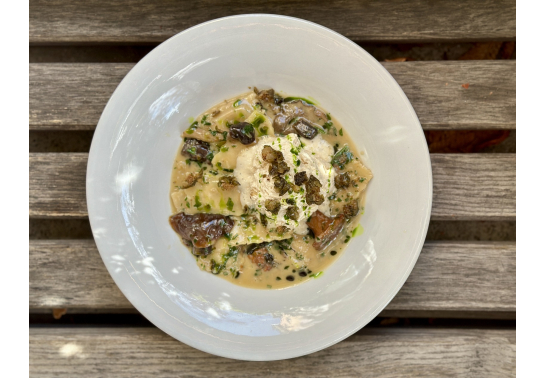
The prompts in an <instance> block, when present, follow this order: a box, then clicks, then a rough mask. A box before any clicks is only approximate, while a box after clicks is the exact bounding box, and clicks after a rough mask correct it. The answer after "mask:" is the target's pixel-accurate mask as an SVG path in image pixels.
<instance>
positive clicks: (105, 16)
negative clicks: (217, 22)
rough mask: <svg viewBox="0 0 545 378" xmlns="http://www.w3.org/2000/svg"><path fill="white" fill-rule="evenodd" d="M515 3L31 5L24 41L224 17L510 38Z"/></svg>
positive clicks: (144, 32) (140, 36)
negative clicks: (271, 17) (288, 18)
mask: <svg viewBox="0 0 545 378" xmlns="http://www.w3.org/2000/svg"><path fill="white" fill-rule="evenodd" d="M515 9H516V8H515V1H514V0H481V1H473V0H458V1H451V0H437V1H432V2H430V1H426V0H410V1H407V0H388V1H372V0H365V1H357V0H346V1H342V2H329V1H324V0H317V1H313V2H308V1H301V0H293V1H290V2H285V1H280V0H274V1H268V2H256V3H249V2H245V1H240V0H234V1H221V0H205V1H198V2H191V1H188V0H185V1H169V0H156V1H144V0H124V1H117V2H112V1H108V0H75V1H74V0H31V1H30V14H29V15H30V18H29V19H30V28H29V31H30V42H31V43H38V42H41V43H49V42H137V43H142V42H162V41H164V40H165V39H167V38H169V37H171V36H173V35H174V34H176V33H179V32H181V31H183V30H184V29H187V28H189V27H191V26H194V25H197V24H199V23H202V22H205V21H208V20H212V19H215V18H219V17H225V16H229V15H236V14H245V13H272V14H282V15H286V16H293V17H299V18H304V19H307V20H309V21H313V22H316V23H318V24H321V25H324V26H326V27H328V28H331V29H333V30H335V31H337V32H339V33H341V34H344V35H345V36H347V37H348V38H351V39H353V40H357V41H389V42H421V41H445V40H447V41H468V40H473V41H484V40H513V39H514V38H515V36H516V18H515V17H516V16H515Z"/></svg>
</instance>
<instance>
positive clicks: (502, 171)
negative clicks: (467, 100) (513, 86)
mask: <svg viewBox="0 0 545 378" xmlns="http://www.w3.org/2000/svg"><path fill="white" fill-rule="evenodd" d="M87 156H88V155H87V154H83V153H64V154H55V153H43V154H41V153H31V154H30V173H29V177H30V193H29V202H30V216H31V217H35V218H45V217H57V218H58V217H61V218H62V217H75V218H82V217H86V216H87V205H86V200H85V170H86V167H87ZM431 162H432V171H433V207H432V219H434V220H503V221H505V220H515V216H516V177H515V176H516V163H515V154H431Z"/></svg>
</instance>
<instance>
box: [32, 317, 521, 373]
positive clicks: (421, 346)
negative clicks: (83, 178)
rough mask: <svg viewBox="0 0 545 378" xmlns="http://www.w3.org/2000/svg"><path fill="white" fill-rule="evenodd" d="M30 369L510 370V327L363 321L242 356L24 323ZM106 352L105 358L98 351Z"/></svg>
mask: <svg viewBox="0 0 545 378" xmlns="http://www.w3.org/2000/svg"><path fill="white" fill-rule="evenodd" d="M29 338H30V376H31V377H55V378H57V377H64V376H69V377H73V376H74V373H75V372H77V376H78V377H104V376H115V377H136V376H138V377H141V376H149V377H151V376H152V377H155V378H162V377H237V378H239V377H261V376H267V377H333V376H335V377H389V378H395V377H409V376H410V377H468V378H469V377H475V378H476V377H479V378H481V377H495V378H501V377H513V376H514V375H515V365H516V362H515V360H516V337H515V331H514V330H474V329H469V330H466V329H399V328H397V329H396V328H384V329H379V328H366V329H364V330H363V331H362V332H361V334H358V335H354V336H351V337H349V338H348V339H347V340H345V341H342V342H340V343H338V344H336V345H333V346H331V347H329V348H326V349H324V350H322V351H319V352H316V353H313V354H310V355H308V356H304V357H299V358H295V359H290V360H282V361H269V362H247V361H238V360H231V359H226V358H222V357H217V356H213V355H211V354H207V353H204V352H201V351H199V350H197V349H193V348H191V347H189V346H187V345H185V344H183V343H180V342H178V341H177V340H175V339H173V338H172V337H170V336H168V335H166V334H164V333H163V332H161V331H160V330H158V329H156V328H64V329H63V328H31V329H30V337H29ZM106 356H107V358H105V357H106Z"/></svg>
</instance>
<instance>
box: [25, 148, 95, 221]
mask: <svg viewBox="0 0 545 378" xmlns="http://www.w3.org/2000/svg"><path fill="white" fill-rule="evenodd" d="M29 155H30V156H29V160H30V162H29V181H30V186H29V188H30V191H29V208H30V209H29V213H30V216H31V217H47V216H54V217H59V218H63V217H85V216H87V200H86V198H85V179H86V172H87V160H88V157H89V154H84V153H63V154H55V153H46V154H40V153H31V154H29Z"/></svg>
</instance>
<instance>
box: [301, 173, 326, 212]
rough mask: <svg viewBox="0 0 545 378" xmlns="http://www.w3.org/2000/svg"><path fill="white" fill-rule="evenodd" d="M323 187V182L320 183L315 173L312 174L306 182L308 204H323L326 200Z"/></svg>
mask: <svg viewBox="0 0 545 378" xmlns="http://www.w3.org/2000/svg"><path fill="white" fill-rule="evenodd" d="M321 187H322V184H321V183H320V180H318V179H317V178H316V177H314V176H313V175H310V177H309V179H308V181H307V182H306V183H305V188H306V194H305V200H306V202H307V204H309V205H312V204H316V205H321V204H322V203H323V202H324V200H325V198H324V196H323V195H322V194H321V193H320V188H321Z"/></svg>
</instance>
